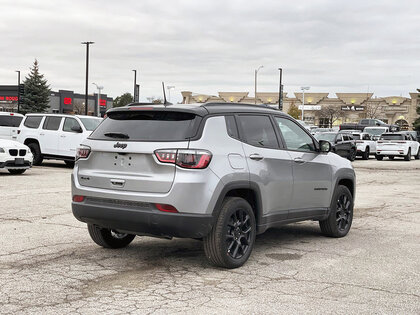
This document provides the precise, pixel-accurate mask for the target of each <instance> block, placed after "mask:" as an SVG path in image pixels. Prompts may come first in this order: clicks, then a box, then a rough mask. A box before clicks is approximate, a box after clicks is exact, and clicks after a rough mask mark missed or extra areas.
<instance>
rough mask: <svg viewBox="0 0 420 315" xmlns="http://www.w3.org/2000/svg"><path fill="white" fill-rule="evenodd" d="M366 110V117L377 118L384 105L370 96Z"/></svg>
mask: <svg viewBox="0 0 420 315" xmlns="http://www.w3.org/2000/svg"><path fill="white" fill-rule="evenodd" d="M365 110H366V112H365V114H366V118H370V119H375V118H378V114H380V112H381V110H382V105H381V103H380V102H372V101H371V100H370V98H369V100H368V101H367V102H366V106H365Z"/></svg>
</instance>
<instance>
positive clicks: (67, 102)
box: [63, 97, 72, 105]
mask: <svg viewBox="0 0 420 315" xmlns="http://www.w3.org/2000/svg"><path fill="white" fill-rule="evenodd" d="M71 102H72V99H71V97H65V98H64V100H63V103H64V105H71Z"/></svg>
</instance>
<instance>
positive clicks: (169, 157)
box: [155, 149, 212, 169]
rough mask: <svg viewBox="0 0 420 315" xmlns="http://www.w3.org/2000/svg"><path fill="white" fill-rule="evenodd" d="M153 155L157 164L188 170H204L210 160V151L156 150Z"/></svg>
mask: <svg viewBox="0 0 420 315" xmlns="http://www.w3.org/2000/svg"><path fill="white" fill-rule="evenodd" d="M155 155H156V157H157V159H158V160H159V162H162V163H171V164H175V165H178V166H179V167H183V168H190V169H203V168H206V167H207V166H208V165H209V164H210V161H211V158H212V154H211V152H210V151H207V150H194V149H178V150H175V149H162V150H156V151H155Z"/></svg>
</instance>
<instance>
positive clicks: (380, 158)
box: [375, 155, 384, 161]
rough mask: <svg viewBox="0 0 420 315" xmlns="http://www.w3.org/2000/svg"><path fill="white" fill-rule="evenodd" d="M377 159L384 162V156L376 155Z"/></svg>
mask: <svg viewBox="0 0 420 315" xmlns="http://www.w3.org/2000/svg"><path fill="white" fill-rule="evenodd" d="M375 157H376V159H377V160H378V161H382V160H383V159H384V157H383V156H382V155H375Z"/></svg>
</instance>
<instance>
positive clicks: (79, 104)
mask: <svg viewBox="0 0 420 315" xmlns="http://www.w3.org/2000/svg"><path fill="white" fill-rule="evenodd" d="M73 111H74V113H75V114H79V115H84V114H85V101H84V100H81V99H74V100H73Z"/></svg>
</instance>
